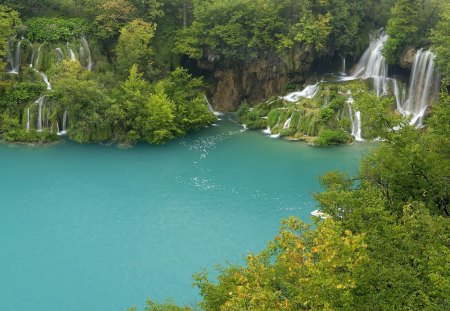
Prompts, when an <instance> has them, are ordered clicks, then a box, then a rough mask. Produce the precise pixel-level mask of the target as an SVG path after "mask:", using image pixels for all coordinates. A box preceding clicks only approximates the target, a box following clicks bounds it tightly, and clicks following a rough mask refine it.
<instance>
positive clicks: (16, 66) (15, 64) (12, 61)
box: [7, 37, 24, 74]
mask: <svg viewBox="0 0 450 311" xmlns="http://www.w3.org/2000/svg"><path fill="white" fill-rule="evenodd" d="M13 39H14V38H13ZM23 40H24V38H23V37H22V38H21V39H20V40H19V41H18V42H17V44H16V48H15V50H14V57H13V55H12V52H11V48H10V46H9V45H10V44H9V42H10V41H8V46H7V54H8V62H9V65H10V66H11V70H9V71H8V73H12V74H19V70H20V64H21V51H20V50H21V46H22V41H23Z"/></svg>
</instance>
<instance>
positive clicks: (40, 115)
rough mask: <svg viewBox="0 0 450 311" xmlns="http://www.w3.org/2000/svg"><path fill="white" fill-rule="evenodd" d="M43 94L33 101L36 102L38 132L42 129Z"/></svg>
mask: <svg viewBox="0 0 450 311" xmlns="http://www.w3.org/2000/svg"><path fill="white" fill-rule="evenodd" d="M45 96H46V95H44V96H41V97H39V99H38V100H37V101H36V102H35V103H36V104H38V123H37V130H38V132H40V131H42V106H43V105H44V99H45Z"/></svg>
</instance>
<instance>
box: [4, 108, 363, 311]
mask: <svg viewBox="0 0 450 311" xmlns="http://www.w3.org/2000/svg"><path fill="white" fill-rule="evenodd" d="M224 119H226V117H224ZM218 124H219V126H217V127H210V128H208V129H204V130H203V131H201V132H198V133H194V134H192V135H189V136H188V137H186V138H183V139H179V140H176V141H174V142H171V143H169V144H168V145H165V146H148V145H138V146H136V147H134V148H132V149H127V150H122V149H118V148H117V147H114V146H112V147H111V146H109V147H108V146H101V145H80V144H75V143H71V142H63V143H61V144H57V145H53V146H46V147H39V148H33V147H27V146H11V145H0V172H1V177H2V178H1V181H0V280H1V281H0V310H46V311H61V310H65V311H70V310H74V311H75V310H77V311H78V310H100V311H103V310H105V311H109V310H118V311H119V310H126V309H127V308H129V307H131V306H133V305H137V306H139V307H142V306H143V304H144V302H145V300H146V299H147V298H152V299H156V300H158V301H164V300H165V299H166V298H168V297H172V298H173V299H174V300H175V301H176V302H178V303H185V304H192V303H194V302H195V301H197V300H199V296H198V291H197V289H196V288H192V287H191V283H192V277H191V276H192V274H193V273H195V272H198V271H201V270H202V269H204V268H206V269H208V270H210V271H211V270H212V267H213V265H215V264H220V263H224V262H225V261H226V260H229V261H231V262H241V260H242V257H243V256H244V255H245V254H246V253H247V252H248V251H253V252H257V251H260V250H261V249H262V248H264V246H265V245H266V243H267V242H268V241H269V240H270V239H272V238H273V237H274V235H275V234H276V233H277V232H278V229H279V227H280V221H281V219H282V218H285V217H288V216H289V215H296V216H299V217H301V218H302V219H304V220H306V221H309V222H310V221H311V218H310V212H311V211H312V210H314V209H316V205H315V203H314V201H313V199H312V195H311V194H312V193H313V192H317V191H319V190H320V187H319V183H318V181H317V177H318V176H320V175H322V174H324V173H325V172H327V171H329V170H333V169H341V170H343V171H345V172H350V173H351V172H355V171H356V168H357V166H358V160H359V159H360V158H361V155H362V154H363V153H364V152H365V151H366V150H367V146H366V145H364V144H355V145H353V146H344V147H334V148H329V149H319V148H313V147H310V146H308V145H306V144H304V143H292V142H286V141H282V140H279V139H271V138H269V137H266V136H264V135H263V134H262V133H261V132H255V131H241V129H242V128H241V127H240V126H238V125H236V124H234V123H232V122H230V121H227V120H225V121H219V122H218Z"/></svg>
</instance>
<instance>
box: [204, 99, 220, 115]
mask: <svg viewBox="0 0 450 311" xmlns="http://www.w3.org/2000/svg"><path fill="white" fill-rule="evenodd" d="M204 97H205V101H206V104H207V105H208V109H209V111H210V112H212V113H213V114H214V115H216V116H221V115H223V113H221V112H219V111H215V110H214V109H213V107H212V106H211V104H210V102H209V100H208V96H206V95H204Z"/></svg>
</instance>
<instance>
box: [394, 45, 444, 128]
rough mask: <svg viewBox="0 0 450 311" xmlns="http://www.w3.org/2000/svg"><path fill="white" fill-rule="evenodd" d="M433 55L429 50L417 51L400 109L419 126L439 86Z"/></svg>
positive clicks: (412, 122)
mask: <svg viewBox="0 0 450 311" xmlns="http://www.w3.org/2000/svg"><path fill="white" fill-rule="evenodd" d="M434 58H435V55H434V54H433V53H432V52H430V51H423V50H422V49H421V50H419V51H417V53H416V55H415V57H414V62H413V68H412V72H411V78H410V83H409V92H408V99H407V100H406V101H405V103H404V104H403V106H402V109H401V110H400V111H401V112H402V113H403V114H405V115H411V116H412V119H411V124H413V125H417V126H418V127H421V126H422V125H423V118H424V116H425V113H426V111H427V108H428V106H429V104H430V103H431V102H432V101H433V100H434V97H435V96H436V94H437V91H438V87H439V80H440V79H439V75H438V74H437V72H436V70H435V68H434Z"/></svg>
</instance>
